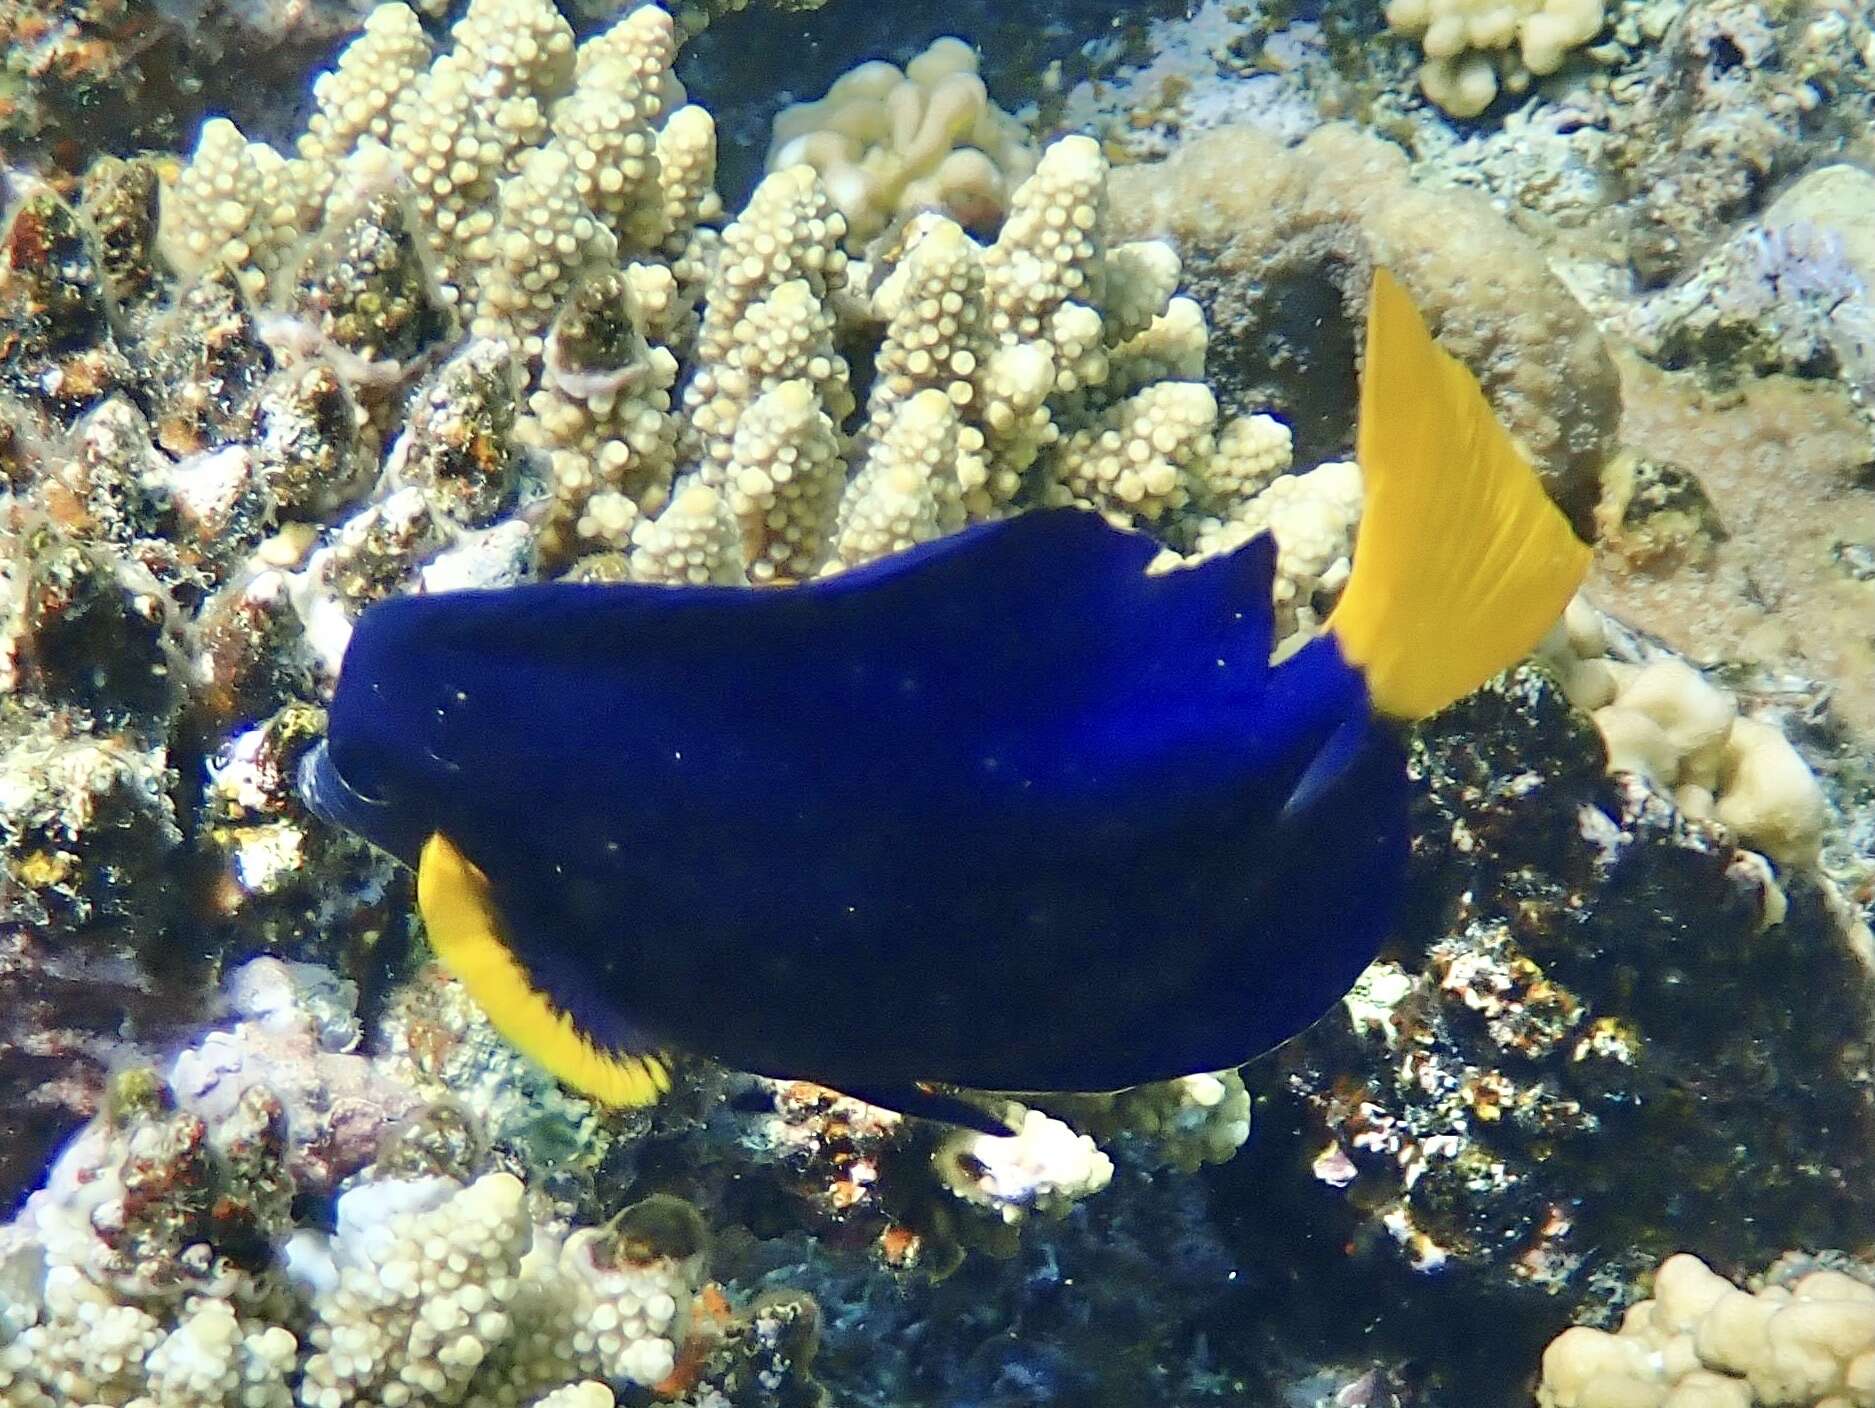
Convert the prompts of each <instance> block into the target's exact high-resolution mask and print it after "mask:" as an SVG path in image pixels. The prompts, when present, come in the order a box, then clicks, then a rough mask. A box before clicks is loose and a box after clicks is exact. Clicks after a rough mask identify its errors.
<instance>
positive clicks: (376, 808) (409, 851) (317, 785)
mask: <svg viewBox="0 0 1875 1408" xmlns="http://www.w3.org/2000/svg"><path fill="white" fill-rule="evenodd" d="M297 781H298V785H299V795H300V800H301V801H303V802H304V803H305V804H306V808H307V810H308V811H310V812H311V813H312V814H313V815H314V816H316V817H318V818H319V819H320V820H321V821H323V822H326V823H327V824H328V825H331V826H337V827H340V828H342V829H344V830H346V831H352V832H356V833H357V834H358V835H360V836H362V837H364V838H365V840H367V841H369V842H371V844H372V845H374V846H377V847H380V848H381V849H383V850H386V851H389V852H390V853H391V854H392V855H394V856H396V857H398V858H399V859H400V860H402V861H404V862H405V863H406V864H410V865H414V864H415V863H416V857H417V852H418V851H419V850H420V849H421V847H422V844H423V841H424V839H425V837H424V836H423V835H421V834H416V835H413V828H412V826H411V825H410V820H409V818H408V817H406V816H405V815H404V814H403V811H402V809H401V808H399V807H397V806H395V805H393V804H392V803H391V802H389V801H387V800H384V799H382V798H378V797H371V796H367V795H366V794H365V793H363V792H360V791H359V790H358V789H357V788H355V787H353V786H352V785H351V783H349V782H347V781H346V780H345V776H344V774H342V773H341V772H340V771H339V768H338V764H337V763H336V762H334V761H333V759H332V749H331V747H330V746H329V745H328V743H327V742H326V741H325V740H324V739H321V740H320V741H319V742H318V743H316V744H315V745H313V747H312V748H311V750H309V751H308V752H307V753H306V754H305V755H304V756H303V757H302V758H301V759H300V761H299V776H298V779H297Z"/></svg>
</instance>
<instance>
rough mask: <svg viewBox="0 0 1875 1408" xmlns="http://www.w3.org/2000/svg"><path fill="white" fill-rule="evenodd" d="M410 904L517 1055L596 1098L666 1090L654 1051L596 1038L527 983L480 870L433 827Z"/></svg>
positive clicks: (633, 1097)
mask: <svg viewBox="0 0 1875 1408" xmlns="http://www.w3.org/2000/svg"><path fill="white" fill-rule="evenodd" d="M417 907H418V908H419V909H420V910H421V911H422V913H423V924H424V928H425V929H427V930H428V931H429V938H430V946H431V948H433V949H434V950H435V951H436V956H437V958H438V959H439V960H440V961H441V962H442V964H443V966H444V967H445V968H447V969H448V970H449V971H450V972H451V973H453V974H454V975H455V976H456V977H457V978H458V979H459V980H460V981H461V983H462V985H463V986H464V987H465V988H467V989H468V991H469V996H470V997H472V998H474V999H475V1002H476V1004H477V1005H478V1006H479V1007H481V1009H482V1010H483V1011H484V1012H486V1013H487V1014H488V1020H489V1022H490V1023H491V1024H492V1025H493V1026H494V1028H495V1030H496V1031H497V1032H499V1033H500V1034H501V1036H502V1037H503V1038H504V1039H505V1040H506V1041H507V1042H508V1043H509V1044H510V1045H512V1046H513V1047H515V1048H516V1049H517V1050H518V1051H520V1052H521V1053H522V1054H523V1055H525V1056H527V1057H529V1058H530V1059H532V1060H533V1061H535V1062H537V1063H538V1064H540V1065H541V1066H543V1067H545V1068H546V1069H547V1071H548V1072H550V1073H551V1074H552V1075H553V1076H554V1077H556V1078H557V1079H559V1080H561V1081H564V1082H565V1083H566V1084H567V1085H569V1086H571V1087H573V1089H575V1090H577V1091H579V1092H580V1093H581V1094H582V1095H586V1096H588V1097H590V1098H591V1099H594V1100H597V1101H598V1102H599V1103H601V1104H604V1105H649V1104H650V1103H651V1102H652V1101H654V1100H656V1099H657V1098H658V1096H660V1095H662V1094H663V1093H664V1092H665V1091H667V1090H669V1089H670V1085H671V1076H670V1068H669V1066H668V1065H666V1063H665V1060H664V1058H663V1057H662V1056H660V1055H658V1054H657V1053H654V1052H648V1051H645V1052H640V1051H617V1050H610V1049H608V1048H606V1047H603V1046H601V1045H599V1044H598V1043H597V1042H595V1041H594V1040H593V1038H592V1037H591V1036H590V1035H589V1034H588V1033H587V1032H585V1031H582V1030H581V1029H580V1027H579V1025H578V1024H577V1023H576V1022H575V1021H574V1020H573V1018H572V1017H571V1016H570V1015H569V1014H568V1013H566V1012H564V1011H562V1010H561V1009H559V1008H558V1007H556V1006H555V1005H554V1004H553V1003H552V1002H551V1001H550V1000H549V999H548V998H547V996H546V995H545V994H544V993H542V992H541V991H540V989H539V988H538V987H536V986H535V984H534V982H533V980H532V979H531V978H530V977H529V976H528V973H527V970H526V969H525V968H524V967H523V966H522V965H521V963H520V961H519V960H518V959H517V958H516V957H515V955H514V951H513V950H512V949H511V948H510V947H509V945H508V942H507V940H506V939H505V938H504V937H503V934H502V926H501V917H500V915H499V914H498V913H497V912H496V908H495V904H494V900H493V897H492V895H491V894H490V890H489V884H488V879H487V877H486V876H485V875H483V874H482V872H481V871H480V870H478V869H477V868H476V866H475V865H474V863H473V862H471V861H470V860H469V858H468V857H467V856H465V855H463V854H462V852H461V851H460V850H459V849H457V847H456V845H455V843H454V842H452V841H451V840H450V839H449V838H448V837H447V836H445V835H444V834H443V833H442V832H440V831H439V832H436V833H435V834H434V835H432V836H431V837H430V839H429V840H428V841H427V842H426V843H425V844H424V847H423V855H422V859H421V861H420V863H419V864H418V866H417Z"/></svg>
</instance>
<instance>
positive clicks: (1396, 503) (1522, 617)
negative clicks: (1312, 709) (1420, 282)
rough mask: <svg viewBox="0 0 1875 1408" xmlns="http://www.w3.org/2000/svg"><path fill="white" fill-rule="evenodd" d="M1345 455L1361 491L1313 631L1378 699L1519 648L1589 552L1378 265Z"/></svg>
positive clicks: (1482, 665)
mask: <svg viewBox="0 0 1875 1408" xmlns="http://www.w3.org/2000/svg"><path fill="white" fill-rule="evenodd" d="M1355 458H1356V460H1358V461H1359V463H1360V466H1361V475H1362V479H1363V482H1364V486H1365V504H1364V507H1363V509H1362V513H1361V526H1360V530H1359V532H1358V534H1357V536H1356V538H1355V549H1354V567H1353V572H1352V573H1351V575H1350V576H1349V579H1348V585H1347V590H1346V591H1344V592H1343V593H1342V596H1341V600H1340V602H1339V603H1338V604H1337V605H1336V607H1335V610H1334V612H1333V614H1332V615H1331V616H1330V617H1329V620H1328V629H1329V630H1330V631H1331V632H1333V634H1334V636H1335V638H1336V639H1337V641H1339V642H1340V645H1341V650H1342V653H1343V654H1344V655H1345V656H1346V657H1347V659H1348V660H1349V661H1350V662H1351V663H1353V664H1354V665H1357V666H1359V667H1360V669H1361V670H1362V672H1363V673H1364V674H1365V676H1366V678H1367V687H1368V690H1369V693H1370V695H1371V697H1372V699H1373V701H1374V707H1375V709H1376V710H1377V711H1378V712H1380V713H1382V714H1384V715H1387V716H1388V717H1390V718H1394V719H1400V720H1411V719H1419V718H1424V717H1425V716H1427V715H1428V714H1433V713H1437V712H1438V711H1439V710H1440V709H1442V708H1444V707H1445V706H1446V705H1447V704H1450V703H1451V702H1452V701H1454V700H1456V699H1461V698H1463V697H1464V696H1465V695H1467V694H1469V693H1471V691H1472V690H1474V689H1476V688H1477V687H1478V686H1479V685H1481V684H1483V683H1484V682H1485V681H1486V680H1488V679H1490V678H1491V676H1493V675H1495V674H1497V673H1498V672H1499V671H1500V670H1504V669H1507V668H1509V667H1510V666H1511V665H1513V664H1515V663H1516V662H1517V661H1519V660H1521V659H1522V658H1523V657H1524V656H1525V655H1527V654H1528V653H1529V652H1530V650H1531V649H1532V648H1533V647H1534V646H1535V645H1536V643H1537V642H1538V641H1539V640H1541V639H1542V637H1543V634H1544V632H1546V631H1547V630H1549V628H1550V627H1551V626H1552V625H1553V624H1555V621H1556V618H1557V617H1558V616H1560V615H1561V614H1562V610H1563V608H1564V607H1565V606H1567V605H1568V603H1569V598H1570V597H1571V596H1573V595H1574V594H1575V590H1576V588H1577V587H1578V586H1580V585H1581V582H1582V578H1583V576H1584V574H1585V573H1586V572H1587V571H1588V564H1589V556H1590V554H1589V549H1588V547H1587V545H1585V544H1584V543H1583V542H1582V541H1581V540H1580V539H1578V538H1577V537H1576V535H1575V532H1574V530H1573V529H1571V528H1570V526H1569V522H1568V520H1567V519H1566V518H1565V517H1564V516H1563V514H1562V511H1561V510H1560V509H1558V508H1557V507H1556V506H1555V504H1553V503H1552V502H1551V501H1550V498H1549V495H1548V494H1547V493H1545V492H1544V489H1543V484H1542V481H1541V480H1540V479H1538V478H1537V475H1536V471H1535V470H1534V469H1532V468H1531V466H1530V462H1529V460H1528V459H1526V458H1525V456H1524V454H1523V452H1522V451H1521V450H1520V449H1518V447H1517V444H1516V442H1515V441H1514V440H1513V439H1512V438H1511V436H1510V433H1509V432H1508V431H1506V430H1505V429H1504V427H1503V426H1502V425H1501V424H1500V423H1499V422H1498V419H1497V417H1496V416H1495V415H1494V414H1493V413H1492V410H1491V404H1490V402H1489V401H1488V400H1486V399H1485V395H1484V391H1483V388H1481V387H1480V386H1479V385H1478V381H1477V378H1476V377H1474V376H1473V375H1472V374H1471V372H1470V370H1469V369H1468V368H1466V367H1465V366H1464V364H1463V363H1461V362H1459V361H1458V360H1457V359H1456V358H1454V357H1452V356H1451V355H1450V354H1448V353H1447V352H1445V351H1444V350H1443V349H1442V348H1441V347H1440V346H1439V344H1438V343H1437V342H1436V341H1434V340H1433V336H1432V333H1431V332H1430V330H1428V328H1427V327H1426V324H1425V321H1424V320H1423V319H1422V318H1421V317H1420V315H1419V310H1418V309H1417V308H1415V307H1414V306H1413V301H1412V299H1411V298H1410V297H1409V296H1408V294H1407V292H1406V290H1405V289H1404V288H1402V287H1401V286H1400V284H1399V282H1398V280H1396V279H1395V278H1394V277H1393V275H1391V274H1389V273H1388V272H1387V271H1386V270H1384V269H1377V270H1375V272H1374V283H1373V289H1372V292H1371V294H1370V295H1369V300H1368V311H1367V352H1366V362H1365V366H1364V368H1363V371H1362V375H1361V407H1360V423H1359V428H1358V432H1357V445H1356V450H1355Z"/></svg>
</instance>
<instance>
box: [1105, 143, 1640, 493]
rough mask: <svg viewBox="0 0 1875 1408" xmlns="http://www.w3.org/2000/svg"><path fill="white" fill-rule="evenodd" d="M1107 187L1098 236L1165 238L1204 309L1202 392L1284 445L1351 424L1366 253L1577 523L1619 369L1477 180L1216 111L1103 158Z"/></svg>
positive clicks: (1326, 444)
mask: <svg viewBox="0 0 1875 1408" xmlns="http://www.w3.org/2000/svg"><path fill="white" fill-rule="evenodd" d="M1246 173H1253V176H1252V179H1246ZM1111 199H1112V209H1113V212H1114V214H1113V218H1114V221H1115V224H1116V225H1117V226H1118V229H1117V230H1116V235H1118V236H1119V237H1123V238H1146V237H1166V238H1170V239H1172V240H1173V241H1175V242H1176V243H1177V245H1178V246H1179V250H1180V253H1181V255H1183V257H1184V258H1185V260H1186V271H1187V282H1188V284H1189V285H1191V287H1192V291H1193V293H1194V295H1195V296H1196V297H1198V298H1199V300H1200V301H1201V302H1202V303H1203V304H1204V305H1205V311H1206V313H1207V315H1208V317H1209V320H1210V325H1211V328H1212V352H1211V357H1210V365H1211V367H1212V370H1213V382H1214V384H1215V385H1216V386H1217V388H1218V390H1219V393H1220V395H1221V396H1222V397H1223V399H1224V400H1225V401H1226V402H1227V403H1234V404H1232V408H1233V409H1239V408H1241V409H1250V410H1263V409H1270V408H1273V409H1275V411H1276V412H1277V414H1279V415H1281V416H1282V417H1283V418H1284V419H1286V420H1289V421H1290V422H1291V423H1292V425H1293V426H1294V428H1295V432H1296V442H1297V458H1298V459H1300V460H1312V459H1320V458H1324V457H1327V456H1331V455H1333V454H1334V453H1335V452H1337V451H1338V450H1341V449H1343V448H1344V447H1345V446H1346V445H1347V443H1348V441H1349V439H1350V438H1351V437H1350V427H1351V424H1352V412H1353V408H1354V404H1355V327H1356V325H1357V320H1358V318H1359V316H1360V315H1361V313H1362V312H1363V301H1364V299H1365V296H1366V289H1367V284H1368V280H1369V277H1370V275H1371V273H1372V270H1373V268H1374V267H1375V266H1376V265H1384V266H1386V267H1387V268H1389V269H1391V270H1392V271H1393V272H1394V273H1395V274H1396V275H1398V276H1399V278H1400V279H1401V281H1402V282H1403V283H1405V285H1406V286H1407V288H1408V289H1409V290H1410V291H1411V292H1412V294H1413V297H1414V300H1415V301H1416V302H1417V303H1418V304H1419V305H1420V306H1421V307H1422V308H1423V309H1425V311H1426V313H1427V316H1428V317H1429V318H1430V319H1431V321H1432V323H1433V326H1434V329H1435V331H1436V332H1437V333H1438V336H1439V340H1440V341H1441V342H1442V343H1443V344H1444V345H1445V347H1446V348H1447V349H1448V350H1449V351H1451V352H1452V353H1453V354H1454V355H1456V356H1457V357H1459V358H1460V359H1461V360H1463V361H1464V362H1465V363H1466V364H1467V365H1469V366H1470V367H1471V368H1472V370H1473V371H1475V372H1477V374H1478V376H1479V378H1480V379H1481V380H1482V381H1483V383H1484V385H1485V388H1486V390H1487V391H1488V392H1489V393H1490V395H1491V398H1492V401H1493V403H1494V404H1495V406H1496V407H1497V410H1498V413H1499V415H1501V416H1502V417H1503V418H1504V421H1505V423H1506V424H1507V425H1509V426H1510V428H1511V430H1512V431H1513V432H1514V433H1515V434H1516V435H1517V436H1518V437H1519V438H1520V439H1521V440H1522V442H1523V444H1524V446H1525V448H1526V449H1527V450H1528V451H1529V453H1530V455H1531V457H1532V459H1534V460H1535V462H1536V464H1537V467H1538V468H1539V470H1541V472H1542V474H1543V477H1544V481H1545V482H1546V483H1547V484H1548V486H1549V489H1550V493H1551V494H1552V495H1553V496H1554V497H1555V498H1556V500H1557V502H1559V503H1561V504H1562V505H1563V506H1564V507H1565V508H1566V509H1568V511H1569V512H1570V513H1571V515H1572V516H1573V517H1574V518H1575V519H1576V521H1577V523H1578V524H1579V525H1580V526H1582V527H1584V528H1586V527H1587V526H1588V515H1589V512H1590V510H1591V509H1592V508H1593V507H1594V504H1595V501H1596V498H1597V492H1598V482H1599V478H1600V474H1601V469H1602V464H1603V462H1604V461H1605V459H1606V458H1607V456H1608V455H1609V453H1610V451H1611V449H1612V447H1613V437H1614V430H1615V425H1616V421H1617V419H1618V415H1619V408H1620V382H1619V378H1618V377H1617V376H1616V373H1615V367H1614V363H1613V361H1612V360H1611V359H1610V358H1609V355H1608V352H1607V350H1606V348H1605V347H1604V346H1603V344H1602V339H1601V337H1600V335H1599V334H1598V333H1597V332H1596V330H1595V327H1594V324H1593V323H1592V322H1591V321H1590V319H1589V317H1588V315H1587V313H1585V312H1584V311H1583V310H1582V308H1581V307H1580V305H1578V304H1577V303H1576V301H1575V299H1574V298H1573V297H1572V296H1571V295H1570V294H1569V292H1568V290H1567V289H1566V288H1564V287H1563V285H1562V283H1561V281H1560V280H1558V279H1557V278H1556V277H1555V275H1553V274H1552V273H1551V272H1550V271H1549V267H1548V265H1547V264H1546V263H1545V261H1544V257H1543V254H1542V252H1541V250H1539V249H1538V248H1537V247H1536V245H1535V244H1534V243H1533V242H1531V241H1530V240H1529V239H1528V238H1527V237H1525V236H1524V235H1522V234H1520V233H1519V232H1518V231H1517V230H1516V229H1514V228H1513V227H1512V226H1511V225H1510V224H1509V222H1508V221H1506V220H1505V219H1504V217H1503V216H1501V215H1499V214H1498V213H1497V212H1496V210H1494V209H1493V208H1492V206H1491V205H1490V203H1489V202H1488V201H1487V200H1485V199H1484V198H1483V197H1482V196H1479V195H1477V194H1475V193H1472V192H1468V191H1458V190H1435V189H1431V188H1428V187H1423V186H1420V185H1416V184H1415V183H1414V182H1412V181H1411V180H1409V179H1408V175H1407V159H1406V156H1405V154H1404V153H1403V152H1401V151H1400V150H1399V149H1397V148H1395V147H1393V146H1391V145H1389V144H1388V143H1386V142H1384V141H1381V140H1380V139H1378V138H1376V137H1373V136H1370V135H1368V134H1366V133H1363V132H1361V131H1359V130H1357V129H1356V128H1353V127H1350V126H1345V125H1339V124H1337V125H1330V126H1328V127H1324V128H1322V129H1320V130H1319V131H1317V132H1315V133H1314V134H1313V135H1311V136H1310V137H1309V139H1308V140H1307V141H1305V142H1303V143H1302V144H1301V146H1299V147H1297V148H1294V149H1286V148H1283V147H1281V146H1280V145H1278V144H1277V143H1276V142H1275V141H1274V140H1272V139H1271V138H1269V137H1266V136H1264V135H1263V134H1262V133H1261V132H1259V131H1257V130H1255V129H1252V128H1248V127H1228V128H1221V129H1219V130H1217V131H1215V132H1210V133H1206V134H1204V135H1202V136H1200V137H1197V138H1194V139H1193V140H1191V141H1189V142H1187V143H1185V144H1184V145H1183V146H1182V147H1181V148H1180V150H1179V151H1178V153H1177V155H1175V156H1174V157H1172V158H1171V159H1170V160H1168V161H1165V162H1160V163H1156V164H1153V165H1149V166H1138V167H1132V168H1127V169H1123V170H1120V171H1117V172H1115V173H1114V176H1113V180H1112V192H1111Z"/></svg>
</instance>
